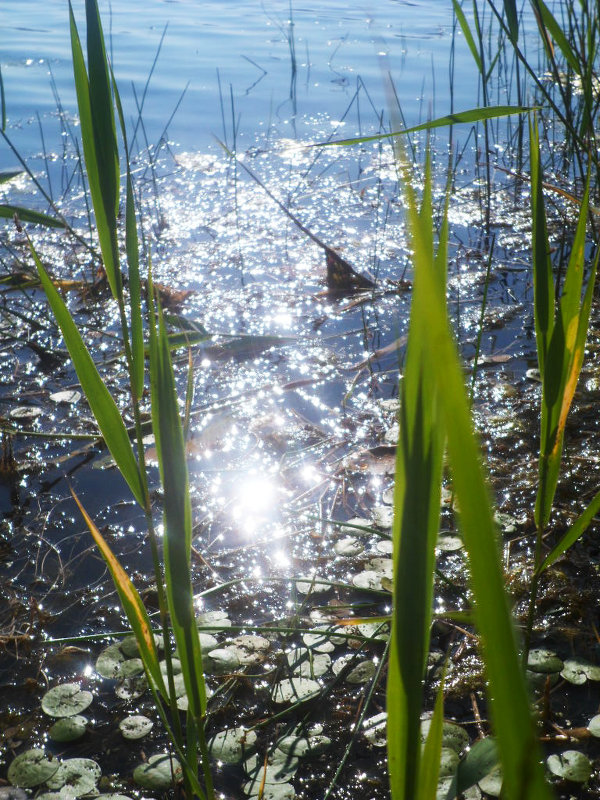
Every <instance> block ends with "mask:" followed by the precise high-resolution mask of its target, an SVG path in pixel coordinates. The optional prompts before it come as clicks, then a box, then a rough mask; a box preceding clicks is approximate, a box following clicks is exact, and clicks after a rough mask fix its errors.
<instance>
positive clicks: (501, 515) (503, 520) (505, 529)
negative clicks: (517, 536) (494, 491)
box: [494, 511, 519, 533]
mask: <svg viewBox="0 0 600 800" xmlns="http://www.w3.org/2000/svg"><path fill="white" fill-rule="evenodd" d="M494 520H495V522H496V524H497V525H498V527H499V528H500V530H501V531H502V533H515V532H516V530H517V526H518V524H519V522H518V520H517V519H516V517H513V516H512V514H506V513H505V512H504V511H496V513H495V514H494Z"/></svg>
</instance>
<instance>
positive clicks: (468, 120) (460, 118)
mask: <svg viewBox="0 0 600 800" xmlns="http://www.w3.org/2000/svg"><path fill="white" fill-rule="evenodd" d="M531 110H532V109H531V107H529V106H486V107H485V108H471V109H469V110H468V111H459V112H457V113H456V114H447V115H446V116H445V117H438V119H433V120H431V122H423V123H421V124H420V125H414V126H413V127H412V128H403V129H402V130H397V131H392V132H391V133H378V134H376V135H374V136H358V137H356V138H355V139H337V140H336V141H332V142H317V143H316V144H314V145H311V147H331V146H332V145H351V144H362V143H363V142H377V141H379V140H380V139H389V138H390V137H392V136H404V135H405V134H407V133H415V132H416V131H429V130H433V128H443V127H445V126H446V125H459V124H461V123H465V124H472V123H474V122H483V121H484V120H486V119H495V118H496V117H509V116H511V114H526V113H527V112H529V111H531Z"/></svg>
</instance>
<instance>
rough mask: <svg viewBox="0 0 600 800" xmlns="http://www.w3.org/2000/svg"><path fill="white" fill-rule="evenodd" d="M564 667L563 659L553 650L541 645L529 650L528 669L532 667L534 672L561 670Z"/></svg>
mask: <svg viewBox="0 0 600 800" xmlns="http://www.w3.org/2000/svg"><path fill="white" fill-rule="evenodd" d="M562 668H563V661H562V659H560V658H559V657H558V656H557V655H556V653H555V652H553V651H552V650H547V649H546V648H544V647H539V648H536V649H534V650H530V651H529V656H528V658H527V669H530V670H531V671H532V672H544V673H548V672H560V671H561V669H562Z"/></svg>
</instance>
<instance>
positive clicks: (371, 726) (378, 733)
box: [363, 711, 387, 747]
mask: <svg viewBox="0 0 600 800" xmlns="http://www.w3.org/2000/svg"><path fill="white" fill-rule="evenodd" d="M386 731H387V712H386V711H382V712H381V714H375V716H374V717H369V719H366V720H365V721H364V723H363V736H364V737H365V739H366V740H367V741H368V742H369V744H370V745H372V746H373V747H386V746H387V733H386Z"/></svg>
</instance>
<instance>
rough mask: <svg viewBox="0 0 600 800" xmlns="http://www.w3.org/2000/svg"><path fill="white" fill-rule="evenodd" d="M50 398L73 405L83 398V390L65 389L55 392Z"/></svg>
mask: <svg viewBox="0 0 600 800" xmlns="http://www.w3.org/2000/svg"><path fill="white" fill-rule="evenodd" d="M50 400H52V402H53V403H65V404H67V405H73V404H74V403H78V402H79V401H80V400H81V392H78V391H77V390H76V389H65V390H64V391H63V392H53V393H52V394H51V395H50Z"/></svg>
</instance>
